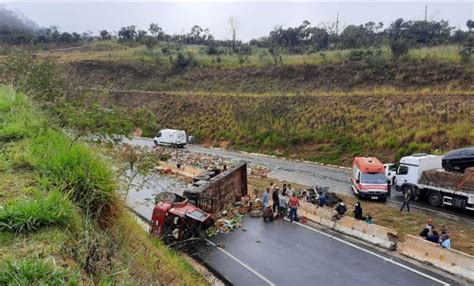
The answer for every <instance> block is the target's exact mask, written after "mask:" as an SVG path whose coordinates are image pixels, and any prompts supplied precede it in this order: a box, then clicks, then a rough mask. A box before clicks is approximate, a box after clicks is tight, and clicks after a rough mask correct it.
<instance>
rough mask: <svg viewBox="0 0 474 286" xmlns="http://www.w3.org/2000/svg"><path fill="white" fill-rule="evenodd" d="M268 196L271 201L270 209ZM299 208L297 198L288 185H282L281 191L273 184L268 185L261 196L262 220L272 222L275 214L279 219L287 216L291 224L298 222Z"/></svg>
mask: <svg viewBox="0 0 474 286" xmlns="http://www.w3.org/2000/svg"><path fill="white" fill-rule="evenodd" d="M270 194H271V196H272V201H273V205H272V207H270ZM299 206H300V203H299V200H298V197H297V196H296V194H295V192H294V190H293V188H292V187H291V185H290V184H288V185H286V184H283V187H282V189H280V188H279V187H277V186H275V184H273V183H270V187H269V188H267V189H266V190H265V193H264V194H263V219H264V220H265V221H267V220H269V221H273V218H274V217H275V214H276V215H277V217H280V218H284V217H285V216H287V215H288V217H289V219H290V221H291V222H293V221H298V207H299ZM288 209H289V213H288Z"/></svg>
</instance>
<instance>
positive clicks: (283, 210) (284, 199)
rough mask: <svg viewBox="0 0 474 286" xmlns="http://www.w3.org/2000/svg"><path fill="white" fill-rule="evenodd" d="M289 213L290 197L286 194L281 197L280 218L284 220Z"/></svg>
mask: <svg viewBox="0 0 474 286" xmlns="http://www.w3.org/2000/svg"><path fill="white" fill-rule="evenodd" d="M287 213H288V196H287V195H286V194H282V195H281V196H280V209H279V215H280V218H284V217H285V216H286V215H287Z"/></svg>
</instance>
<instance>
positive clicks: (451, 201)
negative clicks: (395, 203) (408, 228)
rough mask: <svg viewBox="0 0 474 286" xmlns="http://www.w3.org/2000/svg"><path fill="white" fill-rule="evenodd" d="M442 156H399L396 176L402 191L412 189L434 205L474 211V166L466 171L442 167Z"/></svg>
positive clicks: (415, 193) (417, 195) (397, 185)
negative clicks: (454, 170) (453, 170)
mask: <svg viewBox="0 0 474 286" xmlns="http://www.w3.org/2000/svg"><path fill="white" fill-rule="evenodd" d="M441 162H442V156H436V155H428V154H414V155H411V156H406V157H403V158H401V159H400V163H399V166H398V170H397V175H396V178H395V182H396V184H395V187H396V190H397V191H399V192H403V193H405V192H407V191H408V190H410V191H411V194H412V195H413V196H415V197H417V198H419V199H422V200H427V201H428V203H429V204H430V205H432V206H434V207H441V206H452V207H456V208H460V209H467V210H474V168H468V169H466V170H465V172H464V173H460V172H450V171H446V170H444V169H443V168H442V165H441Z"/></svg>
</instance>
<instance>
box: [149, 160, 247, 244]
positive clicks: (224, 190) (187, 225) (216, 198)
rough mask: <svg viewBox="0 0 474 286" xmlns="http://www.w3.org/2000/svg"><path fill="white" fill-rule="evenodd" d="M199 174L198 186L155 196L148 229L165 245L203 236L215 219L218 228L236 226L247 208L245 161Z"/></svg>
mask: <svg viewBox="0 0 474 286" xmlns="http://www.w3.org/2000/svg"><path fill="white" fill-rule="evenodd" d="M211 176H212V177H211ZM199 177H201V178H199V179H198V180H197V181H196V182H203V183H202V185H200V186H199V187H197V188H195V189H192V190H185V191H184V193H183V196H180V195H178V194H175V193H171V192H163V193H160V194H158V195H157V197H156V198H155V201H156V205H155V207H154V209H153V214H152V226H151V229H150V232H151V233H152V234H155V235H157V236H159V237H161V238H162V239H163V241H164V242H165V243H166V244H171V245H174V244H179V243H181V242H184V241H189V240H194V239H198V238H202V237H203V236H206V235H207V234H208V232H209V231H211V232H212V231H213V230H212V229H211V227H213V226H214V219H215V218H217V220H216V229H217V230H218V231H221V232H227V231H230V230H232V229H234V228H237V227H240V223H241V221H242V219H243V217H242V215H243V214H244V213H246V212H247V211H248V210H249V209H250V205H249V199H248V198H247V165H246V164H245V163H241V164H239V165H237V166H236V167H233V168H231V169H227V170H225V171H223V172H219V173H218V174H216V173H215V172H213V173H212V174H211V173H205V174H202V175H200V176H199ZM204 178H205V179H204ZM214 232H215V230H214Z"/></svg>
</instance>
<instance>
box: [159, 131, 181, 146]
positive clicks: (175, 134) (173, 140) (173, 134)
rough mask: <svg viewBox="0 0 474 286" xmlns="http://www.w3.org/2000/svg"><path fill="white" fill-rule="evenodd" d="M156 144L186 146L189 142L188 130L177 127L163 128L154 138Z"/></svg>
mask: <svg viewBox="0 0 474 286" xmlns="http://www.w3.org/2000/svg"><path fill="white" fill-rule="evenodd" d="M153 141H154V142H155V145H166V146H173V147H184V145H186V143H187V137H186V132H185V131H184V130H176V129H162V130H160V132H158V135H156V136H155V138H153Z"/></svg>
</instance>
